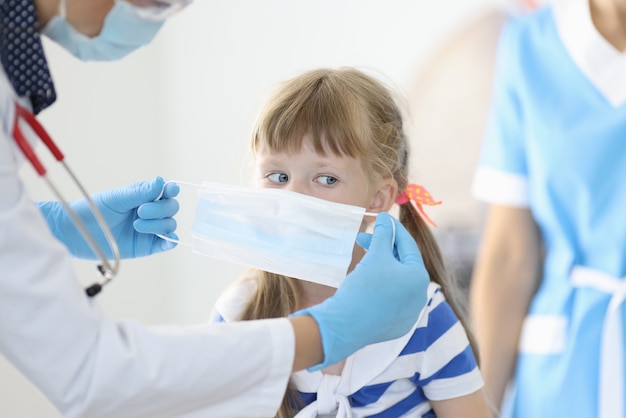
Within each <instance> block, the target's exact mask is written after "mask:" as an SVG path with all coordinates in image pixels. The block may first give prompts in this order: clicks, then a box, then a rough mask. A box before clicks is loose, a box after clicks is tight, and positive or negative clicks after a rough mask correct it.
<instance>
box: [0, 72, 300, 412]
mask: <svg viewBox="0 0 626 418" xmlns="http://www.w3.org/2000/svg"><path fill="white" fill-rule="evenodd" d="M14 100H16V98H15V95H14V92H13V89H12V88H11V86H10V84H9V82H8V80H7V78H6V75H5V73H4V71H3V70H2V69H1V68H0V123H1V126H0V141H9V140H10V139H11V137H10V136H9V135H10V132H11V130H12V124H13V114H14V111H13V103H14ZM22 103H23V102H22ZM40 148H42V147H40ZM1 174H2V173H0V175H1ZM0 184H1V182H0ZM21 188H22V191H21V196H20V197H19V199H18V201H17V203H15V204H11V205H10V206H11V208H10V209H8V210H0V353H1V354H2V355H4V356H6V358H7V359H8V360H9V361H10V362H11V363H12V364H14V365H15V366H16V367H17V368H18V369H19V370H20V371H21V372H22V373H23V374H24V375H25V376H27V377H28V379H30V380H31V381H32V382H33V383H34V384H35V385H36V386H37V387H38V388H39V389H40V390H41V391H42V392H43V393H44V394H45V395H46V396H47V397H48V399H49V400H50V401H51V402H52V403H53V404H54V405H55V406H56V407H57V408H58V409H59V411H60V412H61V413H62V414H63V415H64V416H66V417H89V418H97V417H108V418H110V417H115V418H123V417H150V418H156V417H262V416H273V414H274V413H275V411H276V410H277V409H278V407H279V404H280V402H281V399H282V397H283V393H284V391H285V388H286V385H287V381H288V378H289V374H290V372H291V366H292V363H293V358H294V344H295V343H294V335H293V330H292V328H291V325H290V324H289V322H288V321H287V319H284V318H282V319H274V320H263V321H253V322H247V323H233V324H210V325H197V326H188V327H182V326H163V327H145V326H142V325H140V324H136V323H132V322H115V321H112V320H111V319H109V318H108V317H107V316H106V315H105V314H103V312H102V311H101V310H100V309H99V307H98V304H97V303H96V301H94V300H90V299H88V298H87V297H86V296H85V293H84V289H83V287H82V286H81V285H80V283H79V282H78V281H77V280H76V279H75V277H74V272H73V269H72V265H71V261H70V257H69V255H68V252H67V251H66V250H65V248H64V247H63V246H62V245H61V244H60V243H59V242H57V241H56V240H55V239H54V238H53V236H52V235H51V233H50V232H49V230H48V227H47V225H46V223H45V221H44V219H43V218H42V216H41V215H40V213H39V210H38V209H37V207H36V206H35V204H34V203H33V202H32V201H31V200H30V198H29V197H28V195H27V193H26V191H25V189H24V186H23V185H21ZM3 194H4V191H2V190H0V199H2V198H3V196H2V195H3ZM6 206H7V205H4V207H6ZM0 207H3V205H0Z"/></svg>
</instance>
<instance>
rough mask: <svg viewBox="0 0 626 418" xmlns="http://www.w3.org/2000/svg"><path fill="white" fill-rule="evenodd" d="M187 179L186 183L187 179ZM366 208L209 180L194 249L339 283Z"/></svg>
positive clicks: (197, 221) (200, 198) (199, 207)
mask: <svg viewBox="0 0 626 418" xmlns="http://www.w3.org/2000/svg"><path fill="white" fill-rule="evenodd" d="M183 184H184V183H183ZM365 215H370V216H376V214H375V213H367V212H365V208H361V207H358V206H351V205H345V204H341V203H334V202H329V201H327V200H322V199H318V198H315V197H311V196H307V195H303V194H300V193H295V192H291V191H287V190H280V189H263V188H260V189H254V188H244V187H238V186H230V185H223V184H215V183H209V182H205V183H203V184H202V185H201V186H200V190H199V191H198V205H197V208H196V216H195V219H194V223H193V226H192V228H191V229H192V231H191V235H192V239H193V243H192V248H193V251H194V252H195V253H198V254H202V255H206V256H209V257H213V258H217V259H220V260H225V261H229V262H233V263H237V264H241V265H244V266H247V267H252V268H256V269H259V270H264V271H268V272H271V273H275V274H281V275H284V276H288V277H294V278H297V279H302V280H307V281H311V282H315V283H320V284H323V285H327V286H333V287H338V286H339V285H340V284H341V282H342V281H343V279H344V278H345V277H346V274H347V271H348V267H349V266H350V262H351V261H352V250H353V248H354V245H355V240H356V236H357V234H358V233H359V229H360V227H361V223H362V221H363V216H365Z"/></svg>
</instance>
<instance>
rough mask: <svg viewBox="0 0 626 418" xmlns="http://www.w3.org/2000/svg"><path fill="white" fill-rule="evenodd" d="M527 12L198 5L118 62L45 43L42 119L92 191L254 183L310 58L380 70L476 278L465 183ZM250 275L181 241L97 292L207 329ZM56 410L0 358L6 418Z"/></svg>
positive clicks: (129, 314) (34, 186)
mask: <svg viewBox="0 0 626 418" xmlns="http://www.w3.org/2000/svg"><path fill="white" fill-rule="evenodd" d="M533 6H534V5H533V3H532V2H530V1H525V2H524V1H513V0H446V1H427V0H391V1H386V0H341V1H337V0H298V1H291V0H264V1H258V0H239V1H228V2H227V1H211V0H195V2H194V3H192V4H191V5H190V6H189V7H188V8H187V9H185V10H184V11H183V12H181V13H180V14H179V15H176V16H174V17H173V18H172V19H171V20H170V21H168V22H167V23H166V24H165V26H164V27H163V29H162V30H161V32H160V33H159V34H158V35H157V37H156V39H155V40H154V42H153V43H152V44H151V45H149V46H148V47H145V48H143V49H140V50H138V51H136V52H135V53H133V54H132V55H130V56H128V57H127V58H125V59H123V60H122V61H119V62H115V63H83V62H80V61H78V60H76V59H74V58H73V57H72V56H70V55H69V54H68V53H66V52H65V51H64V50H62V49H60V47H58V46H57V45H56V44H54V43H52V42H50V41H48V40H44V47H45V49H46V53H47V56H48V59H49V63H50V67H51V71H52V75H53V78H54V80H55V85H56V90H57V93H58V100H57V102H56V103H55V104H54V105H53V106H52V107H51V108H49V109H48V110H45V111H44V112H43V113H42V114H41V116H40V118H39V119H40V121H41V122H42V123H43V124H44V126H46V128H47V129H48V131H49V132H50V133H51V135H52V137H53V138H54V139H55V140H56V142H57V143H58V144H59V145H60V147H61V149H62V150H63V151H64V152H65V154H66V160H67V162H68V164H69V165H70V167H72V169H73V170H74V171H75V172H76V174H77V175H78V176H79V178H80V179H81V180H82V182H83V184H84V185H85V186H86V187H87V189H88V190H89V191H90V192H91V193H95V192H98V191H102V190H106V189H109V188H114V187H119V186H123V185H126V184H129V183H132V182H135V181H139V180H145V179H151V178H153V177H155V176H157V175H159V176H163V177H164V178H166V179H171V180H179V181H185V182H193V183H201V182H202V181H204V180H209V181H214V182H222V183H230V184H248V175H249V171H248V167H249V163H250V153H249V150H248V143H249V133H250V131H251V128H252V125H253V123H254V120H255V118H256V115H257V112H258V110H259V109H260V107H261V105H262V104H263V102H264V101H265V99H266V97H267V96H268V94H269V93H270V92H271V91H272V90H273V89H274V87H275V86H276V84H277V83H278V82H280V81H282V80H284V79H287V78H289V77H292V76H294V75H296V74H298V73H300V72H302V71H305V70H308V69H311V68H315V67H340V66H355V67H357V68H361V69H364V70H367V71H370V72H373V73H374V74H375V75H378V77H379V78H380V79H381V80H383V81H384V82H386V83H387V84H389V85H390V86H391V87H392V88H393V89H395V90H396V91H397V92H398V93H399V94H400V95H401V96H402V97H404V98H405V101H406V103H405V104H406V107H407V111H408V112H409V115H410V117H409V118H408V120H407V122H408V132H409V134H410V137H411V141H412V155H413V160H412V170H413V172H412V178H411V180H412V181H413V182H418V183H421V184H423V185H425V186H426V187H427V188H428V189H429V190H430V191H431V192H432V193H433V195H434V197H435V198H436V199H439V200H442V201H443V204H442V205H440V206H436V207H428V208H426V210H427V212H428V214H429V216H430V217H431V218H432V219H433V220H435V222H437V224H438V225H439V226H438V227H437V228H436V229H435V230H434V232H435V234H436V236H437V238H438V240H439V242H440V244H441V246H442V249H443V252H444V255H445V257H446V259H447V261H448V263H449V266H450V269H451V270H452V271H453V272H455V273H456V275H457V276H458V278H459V280H460V281H461V283H462V284H464V285H466V284H467V280H468V279H469V272H470V270H471V267H472V260H473V257H474V255H475V250H476V246H477V243H478V241H479V239H480V237H479V227H480V223H481V219H482V206H481V205H480V204H479V203H477V202H476V201H474V199H473V198H472V197H471V195H470V182H471V176H472V173H473V169H474V165H475V163H476V158H477V155H478V148H479V144H480V137H481V132H482V127H483V124H484V119H485V116H486V113H487V104H488V100H489V94H490V85H491V76H492V65H493V60H494V50H495V46H496V42H497V37H498V32H499V30H500V27H501V25H502V23H503V21H504V20H505V18H506V17H507V16H508V15H511V14H517V13H523V12H525V11H526V10H527V8H531V7H533ZM38 152H39V154H40V155H42V157H44V158H43V159H44V161H46V164H47V166H48V167H50V168H51V170H50V175H51V177H52V178H53V179H54V180H55V181H56V182H57V183H58V184H59V185H60V186H61V187H62V189H63V190H64V191H65V192H66V197H67V198H68V199H75V198H78V197H79V194H78V191H77V190H75V189H73V187H72V186H71V183H70V181H69V179H68V178H67V177H66V175H65V174H64V173H63V172H62V171H61V170H60V169H59V168H58V167H57V165H55V164H54V163H53V162H51V161H50V160H49V159H48V158H47V157H45V154H46V151H45V149H44V147H42V146H40V147H39V148H38ZM22 175H23V178H24V179H26V181H27V184H28V186H29V188H30V192H31V196H32V197H33V199H36V200H39V199H50V198H52V196H51V194H50V192H49V191H48V190H47V188H46V186H45V184H44V183H43V182H42V180H41V179H39V178H37V177H36V176H35V175H34V174H33V172H32V169H31V167H30V166H28V165H25V166H24V168H23V169H22ZM196 191H197V189H196V188H194V187H189V186H181V193H180V196H179V201H180V203H181V210H180V213H179V215H178V216H177V220H178V223H179V229H178V235H179V236H180V238H181V240H183V241H188V242H189V241H190V235H189V231H190V226H191V222H192V220H193V214H194V209H195V201H196V200H195V193H196ZM75 266H76V271H77V275H78V277H79V278H80V280H81V281H84V283H85V284H86V285H87V284H91V283H92V282H93V281H94V280H96V279H97V275H96V269H95V266H96V264H95V262H85V261H76V262H75ZM241 270H242V267H240V266H237V265H232V264H228V263H224V262H220V261H216V260H213V259H211V258H208V257H203V256H199V255H195V254H193V253H192V252H191V250H190V249H189V248H188V247H185V246H179V247H178V248H176V249H175V250H173V251H170V252H168V253H166V254H161V255H158V256H155V257H150V258H147V259H136V260H125V261H123V262H122V265H121V269H120V274H119V276H118V277H117V278H116V279H115V280H114V281H113V282H112V283H111V284H109V285H108V286H107V287H105V289H104V291H103V292H102V294H100V295H99V296H98V297H97V299H98V302H99V303H100V304H101V305H102V307H103V309H104V310H105V311H106V312H107V313H108V314H109V315H110V316H112V317H114V318H117V319H123V320H132V321H138V322H142V323H144V324H148V325H151V324H191V323H202V322H206V321H207V320H208V318H209V315H210V312H211V309H212V306H213V303H214V301H215V300H216V298H217V297H218V295H219V294H220V292H221V291H222V290H223V289H224V288H225V287H226V286H227V285H228V284H229V283H230V282H231V281H232V280H233V279H235V278H236V277H237V276H238V275H239V273H240V271H241ZM58 326H59V327H62V326H64V324H58ZM50 332H51V333H54V329H51V330H50ZM68 344H71V341H68ZM123 384H124V383H123V382H120V385H123ZM58 416H59V415H58V413H56V412H55V411H54V409H53V408H52V407H51V406H50V405H49V403H48V402H47V401H46V400H45V398H43V396H42V395H41V394H39V392H38V391H37V390H36V389H35V388H33V387H32V386H31V385H30V384H29V383H28V382H27V381H26V380H25V379H24V378H23V377H21V375H20V374H19V373H18V372H17V371H16V370H15V369H13V367H12V366H11V365H9V364H8V363H7V362H6V361H5V360H4V359H3V358H2V357H0V417H11V418H20V417H27V418H31V417H37V418H48V417H52V418H55V417H58Z"/></svg>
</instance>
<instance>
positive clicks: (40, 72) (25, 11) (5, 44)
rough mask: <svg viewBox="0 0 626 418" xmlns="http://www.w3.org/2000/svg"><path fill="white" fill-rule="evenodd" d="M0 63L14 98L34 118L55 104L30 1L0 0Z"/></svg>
mask: <svg viewBox="0 0 626 418" xmlns="http://www.w3.org/2000/svg"><path fill="white" fill-rule="evenodd" d="M0 61H1V62H2V67H3V68H4V71H5V72H6V74H7V77H8V78H9V81H10V82H11V84H12V85H13V88H14V89H15V92H16V93H17V95H18V96H28V97H29V98H30V101H31V103H32V105H33V112H34V113H35V114H37V113H39V112H41V111H42V110H43V109H45V108H46V107H48V106H49V105H51V104H52V103H53V102H54V101H55V100H56V93H55V91H54V84H53V83H52V77H51V76H50V71H49V69H48V63H47V62H46V56H45V55H44V51H43V46H42V45H41V38H40V35H39V25H38V24H37V15H36V13H35V5H34V4H33V0H0Z"/></svg>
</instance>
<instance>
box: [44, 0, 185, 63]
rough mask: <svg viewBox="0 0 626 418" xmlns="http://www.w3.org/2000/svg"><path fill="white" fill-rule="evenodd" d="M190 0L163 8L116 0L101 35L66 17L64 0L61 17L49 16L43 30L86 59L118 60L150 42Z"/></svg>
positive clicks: (166, 3)
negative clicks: (81, 29)
mask: <svg viewBox="0 0 626 418" xmlns="http://www.w3.org/2000/svg"><path fill="white" fill-rule="evenodd" d="M189 1H190V0H169V1H162V2H160V3H159V4H161V7H157V6H154V7H137V6H134V5H132V4H130V3H128V2H126V1H124V0H117V1H116V2H115V5H114V6H113V8H112V9H111V11H110V12H109V14H108V15H107V16H106V18H105V20H104V24H103V26H102V30H101V31H100V34H99V35H98V36H96V37H93V38H90V37H88V36H85V35H83V34H82V33H80V32H78V31H77V30H76V29H74V27H73V26H72V25H70V24H69V23H68V21H67V20H66V19H65V0H62V1H61V16H54V17H53V18H52V19H50V22H48V24H47V25H46V27H45V28H44V29H43V31H42V32H43V33H44V34H45V35H46V36H47V37H48V38H50V39H52V40H53V41H55V42H56V43H58V44H59V45H61V46H62V47H63V48H65V49H67V50H68V51H69V52H70V53H71V54H72V55H74V56H75V57H77V58H79V59H81V60H83V61H107V60H116V59H120V58H122V57H124V56H126V55H128V54H129V53H131V52H133V51H134V50H135V49H137V48H139V47H141V46H143V45H146V44H148V43H150V41H152V39H153V38H154V36H155V35H156V34H157V32H158V31H159V29H160V28H161V25H162V24H163V21H164V20H165V19H166V18H167V17H168V16H169V15H170V14H171V13H174V12H176V11H178V10H179V9H180V8H182V7H184V6H185V5H187V4H188V3H189Z"/></svg>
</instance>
